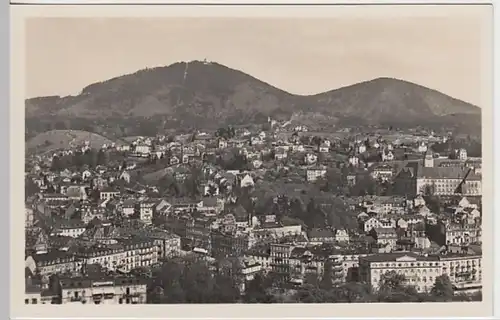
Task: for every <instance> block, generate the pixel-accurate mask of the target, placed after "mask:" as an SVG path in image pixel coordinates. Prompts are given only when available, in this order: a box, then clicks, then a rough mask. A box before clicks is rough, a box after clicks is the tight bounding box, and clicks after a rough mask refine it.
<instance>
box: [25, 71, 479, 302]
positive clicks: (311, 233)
mask: <svg viewBox="0 0 500 320" xmlns="http://www.w3.org/2000/svg"><path fill="white" fill-rule="evenodd" d="M184 67H185V66H183V68H184ZM176 68H177V67H176ZM202 70H204V69H202ZM149 72H150V71H145V72H144V73H143V75H142V76H144V77H146V78H147V77H149V76H150V73H149ZM151 72H153V71H151ZM154 72H160V71H154ZM154 72H153V74H156V73H154ZM227 72H229V73H230V74H232V73H231V72H232V71H231V72H230V71H227ZM159 75H162V73H161V72H160V73H159ZM134 77H135V76H134ZM242 77H243V76H242ZM243 78H244V79H246V78H245V77H243ZM126 79H128V78H123V79H118V80H111V82H110V83H114V84H115V85H117V84H119V83H121V85H124V86H125V85H126V84H127V83H128V82H127V81H126ZM108 85H109V84H101V85H96V86H94V87H89V88H87V89H86V90H84V92H83V93H82V95H90V96H92V95H94V94H97V93H98V94H104V93H103V92H104V90H103V89H102V86H108ZM200 85H201V84H200ZM71 99H73V98H71ZM75 99H80V98H75ZM81 99H83V98H81ZM82 101H83V100H82ZM61 110H62V109H61ZM442 112H444V111H442ZM288 121H289V120H280V119H275V118H273V117H269V118H268V117H266V119H265V121H264V123H263V124H258V123H255V124H253V125H251V126H246V127H242V126H220V127H218V128H215V129H213V130H208V129H207V130H206V131H204V130H201V129H199V130H188V129H186V128H184V129H183V130H162V131H158V130H157V128H155V130H157V131H156V132H155V133H153V134H151V135H147V136H146V135H143V136H135V137H131V136H132V134H128V137H126V136H125V135H123V134H122V135H121V136H120V139H116V138H112V137H111V136H107V137H108V138H103V136H101V135H96V134H88V135H87V133H85V132H81V131H76V132H75V131H73V130H68V131H51V132H45V133H41V134H40V135H37V136H35V137H32V138H31V140H29V142H28V145H27V148H28V149H30V150H31V153H28V154H27V157H26V162H25V208H26V209H25V233H26V243H25V247H26V252H25V257H26V259H25V266H26V270H25V271H26V290H25V303H26V304H34V303H37V304H40V303H42V304H43V303H45V304H50V303H52V304H85V303H86V304H139V303H153V304H158V303H239V302H244V303H272V302H276V303H294V302H300V303H319V302H352V303H355V302H424V301H427V302H430V301H437V302H452V301H477V300H481V299H482V285H483V281H484V280H483V279H484V275H483V274H482V263H483V260H482V249H481V248H482V170H481V168H482V159H481V143H480V142H478V141H477V140H474V139H473V138H471V137H468V136H466V135H465V136H459V135H454V134H453V132H446V133H441V132H438V131H432V130H428V129H424V128H420V129H411V130H399V131H398V129H396V128H392V129H384V130H380V129H376V128H373V127H366V128H365V129H364V130H356V129H338V130H320V129H318V128H311V127H309V126H307V125H305V124H296V123H294V122H288Z"/></svg>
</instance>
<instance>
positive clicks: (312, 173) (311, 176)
mask: <svg viewBox="0 0 500 320" xmlns="http://www.w3.org/2000/svg"><path fill="white" fill-rule="evenodd" d="M324 177H326V169H324V168H312V169H307V171H306V179H307V181H308V182H315V181H316V180H318V179H319V178H324Z"/></svg>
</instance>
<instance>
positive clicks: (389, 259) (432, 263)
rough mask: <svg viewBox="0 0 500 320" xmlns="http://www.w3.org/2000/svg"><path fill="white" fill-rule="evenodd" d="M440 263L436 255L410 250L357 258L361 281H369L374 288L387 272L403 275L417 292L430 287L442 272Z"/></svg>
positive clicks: (425, 290) (376, 287) (428, 289)
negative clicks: (415, 252)
mask: <svg viewBox="0 0 500 320" xmlns="http://www.w3.org/2000/svg"><path fill="white" fill-rule="evenodd" d="M441 268H442V267H441V263H440V261H439V259H438V258H437V257H426V256H420V255H417V254H414V253H410V252H401V253H399V252H398V253H382V254H374V255H369V256H365V257H360V258H359V275H360V278H361V281H363V282H366V283H369V284H370V285H371V286H372V287H373V288H374V289H375V290H377V289H378V288H379V285H380V280H381V279H383V276H384V275H385V274H386V273H388V272H395V273H397V274H401V275H404V276H405V279H406V281H407V283H406V284H407V285H411V286H414V287H415V289H416V290H417V291H418V292H428V291H430V290H431V289H432V286H433V285H434V282H435V280H436V277H438V276H440V275H441V274H442V272H441Z"/></svg>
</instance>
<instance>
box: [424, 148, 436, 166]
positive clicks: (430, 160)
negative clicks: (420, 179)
mask: <svg viewBox="0 0 500 320" xmlns="http://www.w3.org/2000/svg"><path fill="white" fill-rule="evenodd" d="M424 167H426V168H432V167H434V156H433V154H432V151H430V150H427V152H425V158H424Z"/></svg>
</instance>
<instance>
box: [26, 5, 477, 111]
mask: <svg viewBox="0 0 500 320" xmlns="http://www.w3.org/2000/svg"><path fill="white" fill-rule="evenodd" d="M470 12H471V13H470V14H461V15H457V16H454V15H453V14H450V15H448V16H447V17H432V16H429V17H418V18H412V17H401V18H394V17H390V19H389V18H385V19H384V18H380V17H379V18H370V17H364V18H359V17H358V18H349V17H348V16H340V17H337V18H330V19H310V18H309V19H293V18H290V19H287V18H285V19H270V18H268V19H265V18H247V19H241V18H239V19H234V18H233V19H230V18H203V19H200V18H198V19H193V18H190V19H180V18H142V19H132V18H107V19H102V18H100V19H99V18H31V19H29V20H28V21H27V24H26V48H25V49H26V50H25V54H26V72H27V74H26V77H27V84H26V85H27V87H26V93H27V96H28V97H36V96H45V95H61V96H64V95H75V94H78V93H79V92H80V91H81V89H82V88H83V87H85V86H87V85H89V84H91V83H94V82H98V81H102V80H107V79H110V78H113V77H116V76H119V75H122V74H127V73H133V72H135V71H137V70H139V69H144V68H145V67H155V66H164V65H169V64H172V63H174V62H178V61H190V60H203V59H204V58H207V59H208V60H211V61H216V62H219V63H221V64H224V65H226V66H228V67H231V68H234V69H239V70H241V71H243V72H246V73H248V74H250V75H252V76H254V77H256V78H259V79H261V80H263V81H265V82H268V83H270V84H272V85H274V86H276V87H279V88H281V89H283V90H286V91H288V92H291V93H296V94H314V93H319V92H322V91H327V90H331V89H335V88H338V87H341V86H345V85H350V84H353V83H356V82H360V81H365V80H369V79H373V78H377V77H394V78H399V79H404V80H407V81H411V82H415V83H418V84H421V85H424V86H427V87H430V88H433V89H436V90H439V91H441V92H443V93H446V94H448V95H451V96H453V97H455V98H459V99H462V100H465V101H467V102H471V103H474V104H480V96H481V81H480V80H481V77H482V76H483V75H482V73H481V71H482V67H481V60H482V59H481V56H482V54H484V47H485V46H484V45H485V43H484V41H485V40H484V37H481V34H484V33H483V31H484V30H483V29H484V24H481V19H484V18H485V15H484V14H477V11H474V10H470ZM483 12H484V11H483ZM482 28H483V29H482ZM483 63H484V61H483Z"/></svg>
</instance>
